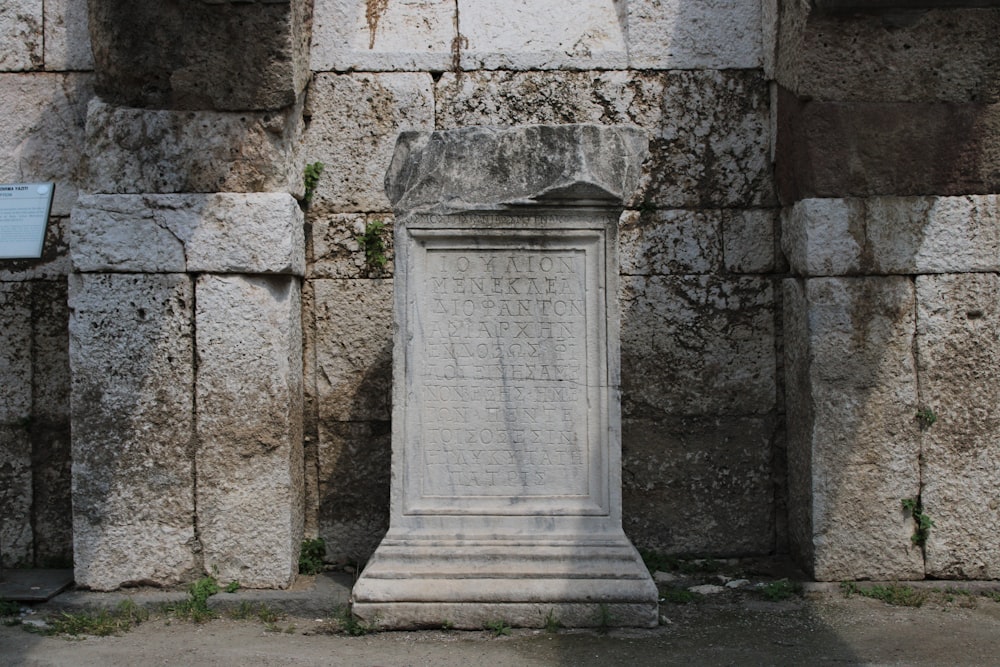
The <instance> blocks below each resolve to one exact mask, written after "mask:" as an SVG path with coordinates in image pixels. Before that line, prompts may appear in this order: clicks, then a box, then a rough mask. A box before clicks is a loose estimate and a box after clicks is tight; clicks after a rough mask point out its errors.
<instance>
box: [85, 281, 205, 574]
mask: <svg viewBox="0 0 1000 667" xmlns="http://www.w3.org/2000/svg"><path fill="white" fill-rule="evenodd" d="M69 306H70V324H69V332H70V365H71V368H72V372H73V381H72V414H73V539H74V559H75V563H74V565H75V573H76V583H77V584H78V585H79V586H83V587H85V588H92V589H97V590H110V589H114V588H117V587H119V586H121V585H124V584H128V583H143V582H144V583H151V584H158V585H170V584H177V583H180V582H182V581H185V580H187V579H190V578H191V577H193V576H195V575H196V574H197V573H198V572H200V571H201V567H200V565H201V562H200V559H199V557H198V555H197V554H198V547H197V536H196V533H195V515H194V484H195V479H194V455H195V452H194V445H195V425H194V415H193V406H194V376H193V373H194V371H193V369H194V347H193V335H194V331H193V318H194V313H193V308H194V293H193V288H192V285H191V279H190V278H189V277H188V276H185V275H176V274H165V275H135V274H107V275H93V274H82V275H79V274H74V275H71V276H70V292H69Z"/></svg>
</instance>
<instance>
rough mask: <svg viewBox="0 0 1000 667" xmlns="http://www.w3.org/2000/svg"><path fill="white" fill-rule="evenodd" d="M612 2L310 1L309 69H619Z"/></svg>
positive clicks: (622, 57) (621, 44)
mask: <svg viewBox="0 0 1000 667" xmlns="http://www.w3.org/2000/svg"><path fill="white" fill-rule="evenodd" d="M619 13H620V12H619V10H617V9H616V7H615V3H613V2H612V0H587V1H585V2H578V3H576V4H575V5H574V7H573V11H572V12H567V11H566V7H565V6H564V5H563V4H560V3H559V2H554V1H553V0H546V1H544V2H538V1H537V0H536V1H533V2H528V1H527V0H516V1H515V2H509V3H507V4H505V5H503V6H499V5H496V4H494V3H489V2H484V1H483V0H459V1H458V2H456V1H455V0H403V1H401V2H383V3H372V2H362V1H360V0H324V1H322V2H317V4H316V10H315V21H314V27H313V44H312V68H313V69H314V70H317V71H324V70H336V71H346V70H362V71H363V70H368V71H387V70H417V71H420V70H423V71H439V72H440V71H446V70H453V71H454V70H458V69H467V70H468V69H480V68H483V69H508V70H509V69H515V70H521V69H534V70H537V69H560V68H561V69H587V68H602V69H624V68H625V67H627V64H628V58H627V55H626V47H625V36H624V16H619Z"/></svg>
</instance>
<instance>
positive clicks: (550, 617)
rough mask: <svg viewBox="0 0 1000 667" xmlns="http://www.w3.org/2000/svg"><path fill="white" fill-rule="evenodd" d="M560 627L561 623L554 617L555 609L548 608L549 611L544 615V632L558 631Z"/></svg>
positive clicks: (552, 632)
mask: <svg viewBox="0 0 1000 667" xmlns="http://www.w3.org/2000/svg"><path fill="white" fill-rule="evenodd" d="M561 627H562V623H560V622H559V619H558V618H556V610H555V609H549V613H548V614H546V615H545V632H548V633H550V634H554V633H556V632H559V628H561Z"/></svg>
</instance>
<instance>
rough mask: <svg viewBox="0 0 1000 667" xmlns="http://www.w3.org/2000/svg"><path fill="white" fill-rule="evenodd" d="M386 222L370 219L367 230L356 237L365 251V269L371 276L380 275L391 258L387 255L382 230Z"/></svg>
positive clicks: (366, 225) (366, 226)
mask: <svg viewBox="0 0 1000 667" xmlns="http://www.w3.org/2000/svg"><path fill="white" fill-rule="evenodd" d="M384 230H385V223H384V222H382V221H381V220H369V221H368V223H367V224H365V231H364V233H363V234H359V235H357V236H356V237H355V240H357V242H358V245H359V246H361V250H362V251H363V252H364V253H365V269H366V270H367V272H368V275H369V276H373V275H378V274H380V273H381V272H382V269H384V268H385V265H386V262H388V261H389V260H388V259H387V258H386V256H385V250H386V248H385V241H384V240H383V238H382V232H383V231H384Z"/></svg>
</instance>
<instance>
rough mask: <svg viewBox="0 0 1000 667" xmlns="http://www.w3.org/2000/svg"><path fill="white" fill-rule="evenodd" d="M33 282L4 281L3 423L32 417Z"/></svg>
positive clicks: (0, 289) (0, 287)
mask: <svg viewBox="0 0 1000 667" xmlns="http://www.w3.org/2000/svg"><path fill="white" fill-rule="evenodd" d="M31 292H32V285H31V283H27V282H23V283H5V282H0V314H2V315H0V340H3V342H4V344H3V347H2V349H0V377H2V378H3V382H0V424H9V425H15V424H24V423H25V420H27V419H28V418H29V417H30V416H31V384H32V375H31V358H32V329H31V303H32V293H31Z"/></svg>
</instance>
